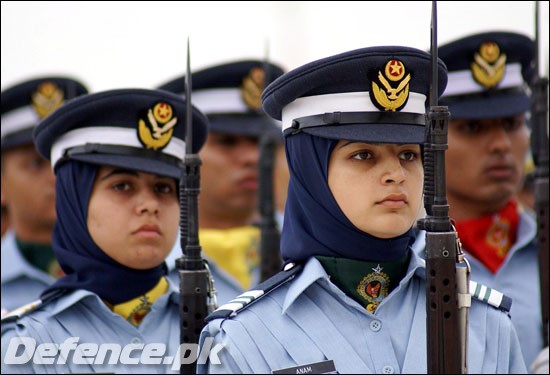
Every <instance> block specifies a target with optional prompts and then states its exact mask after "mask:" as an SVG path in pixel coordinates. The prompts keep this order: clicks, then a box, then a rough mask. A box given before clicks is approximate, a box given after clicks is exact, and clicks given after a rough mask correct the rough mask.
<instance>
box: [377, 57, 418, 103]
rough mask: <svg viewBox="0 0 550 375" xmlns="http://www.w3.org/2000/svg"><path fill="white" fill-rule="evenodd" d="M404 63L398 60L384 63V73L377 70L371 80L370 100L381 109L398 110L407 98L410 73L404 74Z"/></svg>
mask: <svg viewBox="0 0 550 375" xmlns="http://www.w3.org/2000/svg"><path fill="white" fill-rule="evenodd" d="M405 73H406V69H405V65H404V64H403V63H402V62H401V61H399V60H390V61H388V62H387V63H386V66H385V68H384V74H382V72H381V71H380V70H379V71H378V76H377V77H376V79H374V80H373V81H372V89H371V100H372V101H373V103H374V105H376V107H377V108H379V109H380V110H383V111H392V112H395V111H399V110H401V109H402V108H403V107H404V106H405V104H406V103H407V99H408V98H409V82H410V80H411V74H410V73H409V74H407V75H406V76H405Z"/></svg>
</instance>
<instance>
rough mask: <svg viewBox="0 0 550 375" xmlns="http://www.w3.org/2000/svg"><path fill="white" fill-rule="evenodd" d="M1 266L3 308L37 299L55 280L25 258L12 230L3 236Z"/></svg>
mask: <svg viewBox="0 0 550 375" xmlns="http://www.w3.org/2000/svg"><path fill="white" fill-rule="evenodd" d="M1 267H2V273H1V274H0V277H1V282H2V297H1V298H2V308H3V309H6V310H8V311H11V310H13V309H16V308H18V307H21V306H23V305H26V304H28V303H30V302H32V301H35V300H37V299H38V298H39V297H40V294H42V292H43V291H44V289H46V288H47V287H48V286H50V285H51V284H53V283H54V281H55V279H54V278H53V277H52V276H50V275H49V274H47V273H46V272H44V271H42V270H40V269H38V268H36V267H34V266H32V265H31V264H30V263H29V262H27V260H26V259H25V258H23V255H21V252H20V251H19V248H18V247H17V243H16V242H15V234H14V232H13V231H12V230H9V231H8V232H6V233H5V234H4V237H2V264H1Z"/></svg>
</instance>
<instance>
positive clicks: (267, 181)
mask: <svg viewBox="0 0 550 375" xmlns="http://www.w3.org/2000/svg"><path fill="white" fill-rule="evenodd" d="M263 65H264V87H263V89H264V90H265V88H266V87H267V85H268V84H269V82H270V81H271V76H270V71H271V68H270V66H269V43H268V41H267V40H266V41H265V59H264V64H263ZM262 113H263V112H262ZM263 115H264V116H265V114H263ZM277 141H278V140H277V138H275V135H273V134H271V133H269V132H266V133H265V134H264V135H263V136H262V137H261V139H260V160H259V163H258V164H259V168H260V170H259V192H258V205H259V211H260V282H261V281H265V280H267V279H268V278H270V277H271V276H273V275H275V274H276V273H278V272H279V271H281V269H282V266H283V262H282V260H281V257H280V255H279V252H280V242H281V234H280V232H279V228H278V227H277V221H276V220H275V203H274V197H273V168H274V162H275V148H276V147H277Z"/></svg>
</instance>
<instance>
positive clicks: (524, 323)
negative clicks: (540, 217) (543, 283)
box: [413, 211, 542, 366]
mask: <svg viewBox="0 0 550 375" xmlns="http://www.w3.org/2000/svg"><path fill="white" fill-rule="evenodd" d="M535 237H536V223H535V220H534V219H533V217H532V214H530V212H529V211H521V212H520V217H519V223H518V232H517V239H516V243H515V244H514V245H513V246H512V248H511V249H510V251H509V252H508V254H507V255H506V258H505V259H504V262H503V263H502V266H501V267H500V268H499V270H498V271H497V272H496V273H494V274H493V273H492V272H491V271H489V269H487V267H485V266H484V265H483V264H482V263H481V262H480V261H478V260H477V259H476V258H474V257H473V256H467V253H468V249H466V248H465V249H464V252H465V253H466V256H467V259H468V261H469V262H470V265H471V267H472V274H471V279H472V280H474V281H477V282H478V283H480V284H483V285H485V286H488V287H489V288H493V289H496V290H498V291H499V292H501V293H504V294H505V295H507V296H508V297H510V298H512V307H511V308H510V316H511V318H512V323H514V326H515V327H516V332H517V334H518V338H519V342H520V344H521V349H522V353H523V357H524V359H525V363H526V364H527V365H528V366H529V365H530V364H531V363H533V361H534V360H535V357H536V356H537V354H539V353H540V351H541V350H542V317H541V305H540V280H539V263H538V252H537V248H536V244H535V242H534V241H535ZM425 240H426V234H425V232H421V233H420V234H419V235H418V236H417V239H416V241H415V243H414V245H413V249H414V251H415V252H417V254H419V255H420V256H422V257H423V256H424V255H423V254H424V246H425V243H426V242H425Z"/></svg>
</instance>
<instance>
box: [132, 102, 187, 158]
mask: <svg viewBox="0 0 550 375" xmlns="http://www.w3.org/2000/svg"><path fill="white" fill-rule="evenodd" d="M147 119H148V121H149V123H148V124H146V122H145V121H144V120H142V119H139V128H138V137H139V140H140V141H141V143H143V145H144V146H145V147H147V148H152V149H153V150H159V149H162V148H164V147H165V146H166V145H167V144H168V142H170V139H172V134H173V133H174V127H175V126H176V124H177V122H178V118H177V117H174V110H173V109H172V106H171V105H170V104H168V103H163V102H160V103H157V104H156V105H155V106H154V107H153V108H152V109H151V108H149V110H148V111H147Z"/></svg>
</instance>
